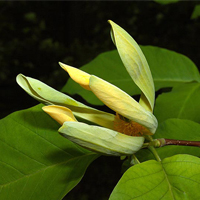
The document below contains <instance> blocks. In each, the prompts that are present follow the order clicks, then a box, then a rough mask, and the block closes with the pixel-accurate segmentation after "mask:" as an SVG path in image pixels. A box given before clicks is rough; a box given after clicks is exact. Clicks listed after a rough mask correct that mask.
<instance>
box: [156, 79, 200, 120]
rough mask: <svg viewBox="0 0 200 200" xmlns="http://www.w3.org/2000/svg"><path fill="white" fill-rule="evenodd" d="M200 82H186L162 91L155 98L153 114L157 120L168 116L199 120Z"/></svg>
mask: <svg viewBox="0 0 200 200" xmlns="http://www.w3.org/2000/svg"><path fill="white" fill-rule="evenodd" d="M199 102H200V83H187V84H181V85H180V86H177V87H174V88H173V90H172V91H171V92H168V93H162V94H161V95H159V96H158V98H157V99H156V106H155V111H154V114H155V116H156V118H157V119H158V122H159V123H160V122H163V121H164V120H166V119H169V118H180V119H189V120H193V121H195V122H200V103H199Z"/></svg>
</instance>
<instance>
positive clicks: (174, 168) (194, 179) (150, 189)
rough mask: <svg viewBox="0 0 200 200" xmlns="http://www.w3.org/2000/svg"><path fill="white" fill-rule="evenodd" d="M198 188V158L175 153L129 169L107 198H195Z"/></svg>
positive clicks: (199, 172)
mask: <svg viewBox="0 0 200 200" xmlns="http://www.w3.org/2000/svg"><path fill="white" fill-rule="evenodd" d="M199 188H200V159H199V158H197V157H194V156H190V155H176V156H173V157H170V158H166V159H164V160H163V161H162V162H157V161H154V160H150V161H147V162H144V163H141V164H137V165H135V166H133V167H131V168H129V169H128V170H127V171H126V172H125V173H124V175H123V176H122V178H121V179H120V181H119V182H118V184H117V186H116V187H115V188H114V190H113V192H112V194H111V196H110V199H109V200H130V199H131V200H134V199H137V200H146V199H149V200H158V199H160V200H182V199H184V200H192V199H193V200H197V199H200V193H199Z"/></svg>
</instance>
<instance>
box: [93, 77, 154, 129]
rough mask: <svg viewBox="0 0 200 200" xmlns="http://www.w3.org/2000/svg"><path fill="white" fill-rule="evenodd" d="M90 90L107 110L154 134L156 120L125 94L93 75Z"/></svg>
mask: <svg viewBox="0 0 200 200" xmlns="http://www.w3.org/2000/svg"><path fill="white" fill-rule="evenodd" d="M90 88H91V90H92V92H93V93H94V94H95V95H96V96H97V97H98V98H99V99H100V100H101V101H102V102H103V103H104V104H105V105H107V106H108V107H109V108H111V109H112V110H114V111H115V112H117V113H119V114H120V115H122V116H124V117H126V118H128V119H130V120H132V121H134V122H137V123H139V124H141V125H143V126H145V127H146V128H148V129H149V130H150V132H151V133H155V131H156V128H157V120H156V118H155V117H154V115H153V114H152V113H151V112H149V111H147V110H146V109H144V108H143V107H142V106H141V105H140V104H139V103H138V102H137V101H135V100H134V99H133V98H132V97H131V96H129V95H128V94H127V93H125V92H124V91H122V90H121V89H119V88H118V87H116V86H114V85H112V84H110V83H108V82H107V81H104V80H103V79H100V78H98V77H96V76H93V75H92V76H91V77H90Z"/></svg>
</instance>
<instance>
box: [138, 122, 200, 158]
mask: <svg viewBox="0 0 200 200" xmlns="http://www.w3.org/2000/svg"><path fill="white" fill-rule="evenodd" d="M154 138H166V139H175V140H189V141H200V124H199V123H196V122H193V121H190V120H183V119H168V120H166V121H164V122H163V123H161V124H159V126H158V129H157V131H156V133H155V135H154ZM156 150H157V152H158V154H159V156H160V157H161V158H162V159H163V158H166V157H169V156H173V155H176V154H191V155H194V156H198V157H200V150H199V147H194V146H177V145H169V146H164V147H160V148H157V149H156ZM136 155H137V157H138V159H139V160H140V161H145V160H149V159H155V158H154V157H153V155H152V153H151V152H150V151H149V150H148V149H142V150H140V151H139V152H138V153H137V154H136Z"/></svg>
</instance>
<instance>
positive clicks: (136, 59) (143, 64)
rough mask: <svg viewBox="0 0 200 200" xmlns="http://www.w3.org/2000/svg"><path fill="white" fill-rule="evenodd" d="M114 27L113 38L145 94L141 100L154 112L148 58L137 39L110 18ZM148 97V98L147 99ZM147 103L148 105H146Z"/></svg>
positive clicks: (152, 88) (135, 80)
mask: <svg viewBox="0 0 200 200" xmlns="http://www.w3.org/2000/svg"><path fill="white" fill-rule="evenodd" d="M109 23H110V24H111V27H112V32H111V35H112V40H113V42H114V43H115V45H116V47H117V50H118V52H119V55H120V57H121V59H122V62H123V63H124V66H125V67H126V69H127V71H128V73H129V74H130V76H131V78H132V79H133V81H134V82H135V84H136V85H137V86H138V87H139V88H140V89H141V91H142V92H143V94H144V96H143V97H142V98H143V99H142V100H141V101H140V102H141V104H142V105H143V106H144V107H145V109H146V110H149V111H151V112H153V107H154V100H155V89H154V83H153V78H152V75H151V71H150V69H149V65H148V63H147V60H146V58H145V56H144V54H143V52H142V50H141V49H140V47H139V45H138V44H137V43H136V41H135V40H134V39H133V38H132V37H131V36H130V35H129V34H128V33H127V32H126V31H125V30H124V29H122V28H121V27H120V26H118V25H117V24H115V23H114V22H112V21H111V20H109ZM144 98H146V99H147V100H145V99H144ZM146 103H147V105H145V104H146Z"/></svg>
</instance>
